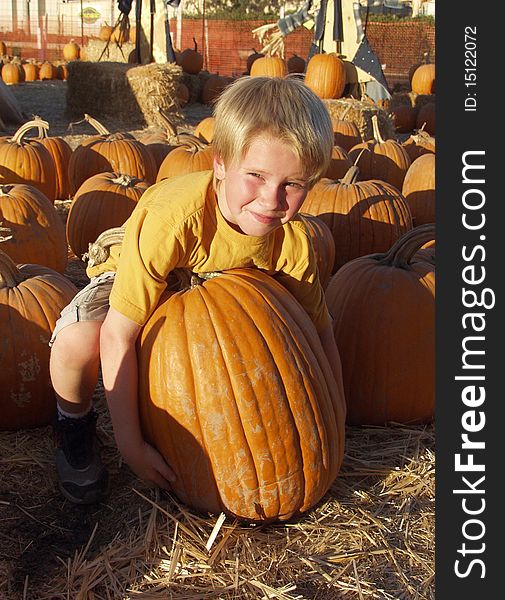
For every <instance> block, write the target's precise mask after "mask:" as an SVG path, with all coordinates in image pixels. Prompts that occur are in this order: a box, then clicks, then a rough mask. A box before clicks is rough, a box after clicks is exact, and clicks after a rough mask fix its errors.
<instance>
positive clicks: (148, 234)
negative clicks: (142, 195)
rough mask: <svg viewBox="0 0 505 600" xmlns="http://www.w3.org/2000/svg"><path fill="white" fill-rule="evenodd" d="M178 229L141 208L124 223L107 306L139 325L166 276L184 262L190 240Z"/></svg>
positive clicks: (164, 285)
mask: <svg viewBox="0 0 505 600" xmlns="http://www.w3.org/2000/svg"><path fill="white" fill-rule="evenodd" d="M181 227H182V226H174V225H171V224H169V223H167V222H164V221H163V219H162V217H161V216H160V214H159V213H158V212H156V211H147V210H146V209H142V208H141V209H137V210H135V211H134V212H133V213H132V215H131V216H130V218H129V219H128V221H127V222H126V228H125V236H124V240H123V244H122V247H121V255H120V257H119V263H118V267H117V273H116V278H115V281H114V285H113V286H112V291H111V295H110V306H112V307H113V308H114V309H116V310H117V311H118V312H120V313H121V314H123V315H125V316H126V317H128V318H129V319H131V320H132V321H135V322H136V323H138V324H139V325H143V324H144V323H145V322H146V321H147V319H148V318H149V316H150V315H151V313H152V312H153V310H154V309H155V307H156V305H157V304H158V301H159V299H160V296H161V294H162V293H163V291H164V290H165V288H166V286H167V281H166V280H167V277H168V275H169V273H170V272H171V271H172V270H173V269H175V268H176V267H178V266H180V265H183V264H184V263H185V262H186V257H187V255H188V251H190V248H191V243H192V242H191V239H192V237H191V235H188V234H187V232H183V231H182V229H181Z"/></svg>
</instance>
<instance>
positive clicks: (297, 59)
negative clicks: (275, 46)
mask: <svg viewBox="0 0 505 600" xmlns="http://www.w3.org/2000/svg"><path fill="white" fill-rule="evenodd" d="M286 66H287V67H288V73H303V72H304V71H305V60H304V59H303V58H302V57H301V56H298V54H296V53H293V55H292V56H290V57H289V58H288V61H287V63H286Z"/></svg>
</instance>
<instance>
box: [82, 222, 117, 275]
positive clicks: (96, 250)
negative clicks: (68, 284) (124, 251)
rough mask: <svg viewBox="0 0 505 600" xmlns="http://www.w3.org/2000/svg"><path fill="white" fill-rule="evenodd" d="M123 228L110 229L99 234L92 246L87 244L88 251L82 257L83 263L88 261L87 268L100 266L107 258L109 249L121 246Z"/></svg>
mask: <svg viewBox="0 0 505 600" xmlns="http://www.w3.org/2000/svg"><path fill="white" fill-rule="evenodd" d="M124 231H125V229H124V227H112V228H111V229H106V230H105V231H104V232H103V233H101V234H100V235H99V236H98V237H97V238H96V240H95V242H93V243H92V244H88V251H87V252H85V253H84V254H83V255H82V260H83V261H86V260H87V261H88V267H94V266H95V265H100V264H102V263H103V262H105V261H106V260H107V259H108V258H109V254H110V247H111V246H115V245H117V244H121V243H122V242H123V238H124Z"/></svg>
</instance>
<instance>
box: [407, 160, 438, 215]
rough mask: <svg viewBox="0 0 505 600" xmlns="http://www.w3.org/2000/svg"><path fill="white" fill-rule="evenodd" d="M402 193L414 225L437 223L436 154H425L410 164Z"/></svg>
mask: <svg viewBox="0 0 505 600" xmlns="http://www.w3.org/2000/svg"><path fill="white" fill-rule="evenodd" d="M402 194H403V195H404V196H405V199H406V200H407V202H408V205H409V208H410V212H411V213H412V221H413V223H414V227H415V226H416V225H424V224H425V223H435V217H436V210H435V155H434V154H431V153H428V154H423V155H422V156H420V157H419V158H416V160H415V161H414V162H413V163H412V164H411V165H410V167H409V170H408V171H407V175H406V176H405V181H404V182H403V188H402Z"/></svg>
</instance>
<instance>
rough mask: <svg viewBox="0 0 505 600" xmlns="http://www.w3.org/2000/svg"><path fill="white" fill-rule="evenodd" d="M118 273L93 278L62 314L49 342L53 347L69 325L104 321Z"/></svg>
mask: <svg viewBox="0 0 505 600" xmlns="http://www.w3.org/2000/svg"><path fill="white" fill-rule="evenodd" d="M115 275H116V273H115V272H113V271H107V272H106V273H102V275H98V277H93V278H92V279H91V281H90V282H89V283H88V285H87V286H86V287H84V288H82V290H80V291H79V292H78V293H77V294H76V295H75V296H74V298H73V299H72V301H71V302H70V304H68V305H67V306H65V308H64V309H63V310H62V311H61V313H60V318H59V319H58V320H57V321H56V323H55V325H54V330H53V334H52V336H51V339H50V340H49V345H50V346H52V345H53V343H54V340H55V339H56V336H57V335H58V333H59V332H60V331H61V330H62V329H63V328H64V327H66V326H67V325H71V324H72V323H78V322H79V321H103V320H104V319H105V317H106V316H107V312H108V311H109V296H110V291H111V288H112V284H113V283H114V277H115Z"/></svg>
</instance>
